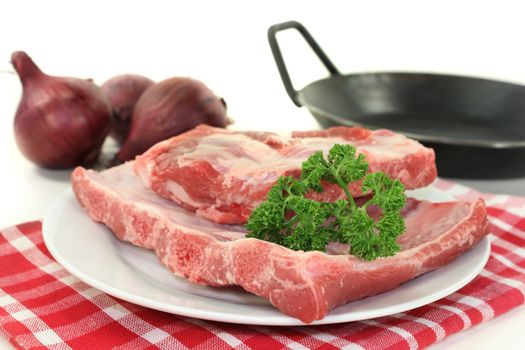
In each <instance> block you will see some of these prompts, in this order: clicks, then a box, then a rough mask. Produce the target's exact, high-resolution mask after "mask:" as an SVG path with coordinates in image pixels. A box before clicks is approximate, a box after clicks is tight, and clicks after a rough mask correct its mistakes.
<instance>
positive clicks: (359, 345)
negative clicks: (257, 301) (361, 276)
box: [0, 180, 525, 349]
mask: <svg viewBox="0 0 525 350" xmlns="http://www.w3.org/2000/svg"><path fill="white" fill-rule="evenodd" d="M434 186H435V187H436V188H437V189H439V190H442V191H444V192H446V193H449V194H451V195H453V196H455V197H456V198H460V199H474V198H477V197H479V196H482V197H483V198H485V200H486V201H487V205H488V213H489V216H490V221H491V232H492V235H491V236H490V238H491V241H492V252H491V255H490V258H489V261H488V263H487V265H486V267H485V269H484V270H483V271H482V272H481V274H480V275H479V276H478V277H476V278H475V279H474V280H473V281H472V282H471V283H469V284H468V285H467V286H465V287H464V288H462V289H461V290H459V291H458V292H456V293H454V294H452V295H450V296H448V297H446V298H443V299H441V300H438V301H436V302H434V303H432V304H429V305H425V306H422V307H420V308H417V309H414V310H411V311H408V312H405V313H399V314H395V315H391V316H387V317H381V318H377V319H372V320H366V321H360V322H351V323H344V324H335V325H323V326H310V327H262V326H245V325H233V324H226V323H218V322H209V321H203V320H198V319H192V318H186V317H179V316H176V315H171V314H167V313H163V312H159V311H154V310H150V309H147V308H144V307H141V306H137V305H134V304H130V303H128V302H125V301H122V300H119V299H116V298H113V297H110V296H108V295H106V294H104V293H102V292H100V291H98V290H96V289H94V288H92V287H90V286H88V285H86V284H85V283H83V282H81V281H79V280H78V279H77V278H75V277H73V276H72V275H70V274H69V273H68V272H67V271H65V270H64V269H63V268H62V267H61V266H60V265H58V264H57V263H56V262H55V261H54V260H53V258H52V257H51V255H50V254H49V252H48V251H47V249H46V247H45V245H44V243H43V241H42V233H41V223H40V222H39V221H35V222H28V223H25V224H21V225H18V226H13V227H9V228H6V229H4V230H2V231H0V336H3V337H5V338H7V339H9V341H10V342H11V343H12V344H13V345H14V346H15V347H17V348H19V349H109V348H116V349H157V348H159V349H224V348H235V349H282V348H290V349H421V348H425V347H427V346H429V345H431V344H433V343H436V342H438V341H440V340H441V339H443V338H445V337H447V336H449V335H451V334H453V333H456V332H459V331H461V330H463V329H467V328H469V327H472V326H475V325H477V324H479V323H481V322H486V321H488V320H490V319H492V318H494V317H496V316H498V315H501V314H503V313H505V312H507V311H509V310H511V309H512V308H515V307H517V306H519V305H521V304H523V303H524V294H525V287H524V286H525V248H524V247H525V198H520V197H512V196H506V195H491V194H480V193H478V192H476V191H474V190H471V189H469V188H466V187H464V186H461V185H458V184H455V183H452V182H448V181H443V180H439V181H437V182H436V183H435V184H434Z"/></svg>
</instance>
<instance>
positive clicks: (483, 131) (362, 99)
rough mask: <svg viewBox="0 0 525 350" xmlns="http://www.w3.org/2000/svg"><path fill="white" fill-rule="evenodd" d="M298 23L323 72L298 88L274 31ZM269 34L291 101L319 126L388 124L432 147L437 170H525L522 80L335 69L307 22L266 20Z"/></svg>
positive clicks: (508, 173) (475, 173)
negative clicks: (519, 82) (321, 76)
mask: <svg viewBox="0 0 525 350" xmlns="http://www.w3.org/2000/svg"><path fill="white" fill-rule="evenodd" d="M289 28H295V29H297V30H298V31H299V32H300V33H301V34H302V36H303V37H304V39H305V40H306V42H307V43H308V44H309V45H310V47H311V48H312V50H313V51H314V52H315V54H317V56H318V57H319V59H320V60H321V62H322V63H323V64H324V66H325V67H326V68H327V69H328V71H329V73H330V76H329V77H328V78H325V79H321V80H318V81H315V82H313V83H310V84H309V85H307V86H305V87H304V88H303V89H302V90H299V91H297V90H296V89H295V88H294V87H293V85H292V82H291V80H290V76H289V75H288V71H287V69H286V65H285V63H284V60H283V57H282V54H281V50H280V48H279V45H278V43H277V39H276V34H277V32H279V31H282V30H285V29H289ZM268 40H269V42H270V46H271V49H272V53H273V56H274V59H275V62H276V64H277V68H278V69H279V73H280V75H281V78H282V81H283V84H284V87H285V88H286V91H287V93H288V95H289V96H290V98H291V99H292V101H293V102H294V103H295V104H296V105H297V106H299V107H301V106H306V107H307V108H308V110H309V111H310V112H311V113H312V114H313V115H314V117H315V118H316V119H317V121H318V122H319V123H320V124H321V126H322V127H330V126H334V125H360V126H364V127H367V128H372V129H376V128H387V129H391V130H394V131H397V132H400V133H402V134H405V135H407V136H409V137H412V138H414V139H417V140H419V141H421V142H422V143H423V144H425V145H427V146H429V147H432V148H434V150H435V152H436V163H437V167H438V172H439V175H440V176H445V177H462V178H510V177H517V176H523V175H525V86H522V85H517V84H511V83H505V82H499V81H493V80H487V79H478V78H469V77H462V76H453V75H441V74H425V73H395V72H385V73H362V74H345V75H342V74H341V73H339V71H338V70H337V68H336V67H335V66H334V64H333V63H332V62H331V61H330V59H329V58H328V56H326V54H325V53H324V52H323V50H322V49H321V47H320V46H319V45H318V44H317V42H316V41H315V40H314V38H313V37H312V36H311V35H310V33H309V32H308V31H307V30H306V28H305V27H304V26H303V25H301V24H300V23H298V22H295V21H291V22H285V23H281V24H276V25H273V26H271V27H270V28H269V30H268Z"/></svg>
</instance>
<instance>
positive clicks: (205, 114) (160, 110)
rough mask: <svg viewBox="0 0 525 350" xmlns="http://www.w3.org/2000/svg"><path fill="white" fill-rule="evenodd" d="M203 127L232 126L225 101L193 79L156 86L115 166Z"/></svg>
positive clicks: (136, 113)
mask: <svg viewBox="0 0 525 350" xmlns="http://www.w3.org/2000/svg"><path fill="white" fill-rule="evenodd" d="M201 123H204V124H208V125H212V126H217V127H225V126H226V125H228V124H230V123H231V121H230V119H229V118H228V117H227V115H226V103H225V102H224V100H223V99H221V98H219V97H217V96H215V94H214V93H213V92H212V91H211V90H210V89H209V88H208V87H206V85H204V84H203V83H202V82H200V81H198V80H195V79H191V78H178V77H177V78H170V79H167V80H164V81H161V82H160V83H157V84H154V85H152V86H151V87H149V88H148V89H146V91H144V93H143V94H142V96H141V97H140V98H139V100H138V101H137V104H136V105H135V109H134V110H133V117H132V119H131V127H130V131H129V135H128V138H127V139H126V141H125V142H124V144H123V145H122V148H121V149H120V151H119V153H118V154H117V156H116V159H115V163H118V162H123V161H126V160H130V159H133V158H134V157H135V156H136V155H139V154H142V153H143V152H145V151H146V150H147V149H148V148H150V147H151V146H153V145H154V144H156V143H157V142H159V141H162V140H164V139H167V138H169V137H172V136H175V135H178V134H180V133H182V132H185V131H188V130H190V129H192V128H194V127H195V126H197V125H199V124H201Z"/></svg>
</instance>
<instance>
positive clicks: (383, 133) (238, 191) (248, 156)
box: [135, 125, 436, 224]
mask: <svg viewBox="0 0 525 350" xmlns="http://www.w3.org/2000/svg"><path fill="white" fill-rule="evenodd" d="M335 143H350V144H353V145H355V146H356V148H357V150H358V152H360V153H363V154H365V155H366V158H367V160H368V163H369V168H370V170H371V171H372V172H377V171H384V172H386V173H388V174H389V175H390V176H391V177H392V178H396V179H399V180H400V181H401V182H402V183H403V184H405V186H406V187H407V188H408V189H414V188H419V187H423V186H426V185H428V184H430V183H431V182H432V181H434V179H435V178H436V166H435V159H434V151H433V150H432V149H429V148H426V147H424V146H422V145H421V144H419V143H418V142H416V141H414V140H410V139H408V138H406V137H405V136H402V135H400V134H395V133H393V132H392V131H389V130H376V131H371V130H367V129H363V128H348V127H335V128H331V129H327V130H323V131H308V132H295V133H292V136H291V137H285V136H279V135H277V134H273V133H264V132H262V133H256V132H235V131H231V130H225V129H220V128H213V127H210V126H207V125H201V126H198V127H197V128H195V129H193V130H191V131H189V132H187V133H184V134H181V135H179V136H176V137H173V138H171V139H169V140H166V141H163V142H160V143H158V144H156V145H155V146H153V147H152V148H150V149H149V150H148V151H147V152H146V153H144V154H143V155H141V156H138V157H137V159H136V162H135V171H136V172H137V174H139V176H140V177H141V179H142V181H143V182H144V184H145V185H146V186H147V187H149V188H151V189H153V190H154V191H155V192H157V193H158V194H160V195H161V196H163V197H165V198H169V199H171V200H173V201H175V202H176V203H178V204H180V205H181V206H183V207H184V208H186V209H188V210H191V211H195V212H196V213H197V215H199V216H202V217H204V218H206V219H208V220H211V221H214V222H217V223H224V224H242V223H245V222H246V221H247V219H248V217H249V216H250V214H251V212H252V211H253V209H254V208H255V207H257V206H258V205H259V204H260V203H261V202H262V201H264V200H265V199H266V196H267V193H268V191H269V190H270V188H271V187H272V186H273V185H274V184H275V183H276V182H277V179H278V178H279V177H280V176H281V175H292V176H296V177H298V176H300V173H301V164H302V162H303V161H304V160H306V158H308V156H310V154H312V153H313V152H315V151H317V150H321V151H323V152H325V153H326V152H327V151H328V150H329V149H330V148H331V147H332V146H333V145H334V144H335ZM324 185H325V186H324V187H325V191H324V192H323V193H321V194H317V193H314V192H312V193H311V197H314V198H315V199H317V200H322V201H335V200H336V199H338V198H341V197H343V196H344V192H343V190H342V189H341V188H340V187H339V186H336V185H332V184H328V183H325V184H324ZM360 187H361V186H360V184H359V183H354V184H352V185H350V192H351V193H352V195H353V196H360V195H362V193H361V189H360Z"/></svg>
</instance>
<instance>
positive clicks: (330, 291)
mask: <svg viewBox="0 0 525 350" xmlns="http://www.w3.org/2000/svg"><path fill="white" fill-rule="evenodd" d="M132 167H133V164H132V162H130V163H126V164H124V165H121V166H119V167H116V168H113V169H110V170H107V171H104V172H101V173H97V172H95V171H92V170H85V169H84V168H81V167H79V168H76V169H75V170H74V172H73V175H72V183H73V190H74V192H75V194H76V196H77V198H78V200H79V202H80V203H81V205H82V206H83V207H84V208H85V210H86V211H87V213H88V214H89V215H90V216H91V217H92V218H93V219H94V220H96V221H99V222H102V223H104V224H106V225H107V226H108V227H109V228H110V229H111V230H112V231H113V233H114V234H115V235H116V237H118V238H119V239H121V240H124V241H129V242H131V243H133V244H135V245H137V246H140V247H143V248H147V249H152V250H154V251H155V252H156V254H157V255H158V256H159V258H160V259H161V261H162V263H163V264H164V265H166V266H167V267H168V268H169V269H170V270H171V271H173V273H174V274H175V275H177V276H180V277H184V278H186V279H188V280H189V281H191V282H195V283H199V284H205V285H211V286H230V285H239V286H241V287H242V288H244V289H245V290H247V291H248V292H251V293H254V294H256V295H259V296H261V297H263V298H266V299H268V300H269V301H270V302H271V303H272V304H273V305H274V306H275V307H277V308H278V309H279V310H281V311H282V312H283V313H285V314H287V315H290V316H292V317H296V318H298V319H300V320H301V321H303V322H305V323H310V322H312V321H314V320H319V319H322V318H323V317H325V315H326V314H327V313H328V312H329V311H330V310H331V309H333V308H335V307H337V306H339V305H342V304H345V303H347V302H349V301H351V300H355V299H359V298H363V297H366V296H370V295H374V294H378V293H381V292H384V291H387V290H390V289H393V288H396V287H397V286H398V285H399V284H401V283H403V282H405V281H408V280H410V279H412V278H414V277H416V276H418V275H420V274H422V273H425V272H427V271H430V270H433V269H436V268H439V267H441V266H443V265H445V264H447V263H449V262H450V261H451V260H453V259H454V258H455V257H457V256H459V255H460V254H462V253H464V252H465V251H467V250H468V249H470V248H471V247H472V246H473V245H475V244H476V243H477V242H478V241H479V240H480V239H481V238H482V237H483V236H485V235H486V234H487V218H486V212H485V205H484V202H483V201H482V200H478V201H476V202H474V203H466V202H450V203H436V204H433V203H429V202H425V201H421V202H420V201H417V200H414V199H411V200H409V201H408V204H407V206H406V208H405V209H404V216H405V218H406V226H407V230H406V233H404V234H403V235H402V236H400V238H399V243H400V245H401V247H402V251H401V252H399V253H398V254H397V255H395V256H393V257H388V258H379V259H377V260H374V261H371V262H367V261H362V260H359V259H357V258H355V257H354V256H352V255H348V254H336V253H337V252H340V250H341V247H332V249H331V250H330V251H331V252H332V254H326V253H321V252H301V251H293V250H290V249H287V248H285V247H282V246H279V245H276V244H274V243H270V242H266V241H261V240H257V239H253V238H245V237H244V234H245V232H244V229H243V227H242V226H234V225H219V224H215V223H212V222H209V221H207V220H205V219H203V218H201V217H198V216H197V215H195V214H194V213H192V212H188V211H186V210H184V209H182V208H181V207H179V206H178V205H177V204H175V203H173V202H171V201H169V200H166V199H164V198H161V197H160V196H158V195H157V194H155V193H154V192H153V191H151V190H149V189H147V188H145V187H144V186H143V184H142V183H141V181H140V180H139V178H138V177H137V176H136V175H135V174H134V172H133V170H132Z"/></svg>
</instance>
